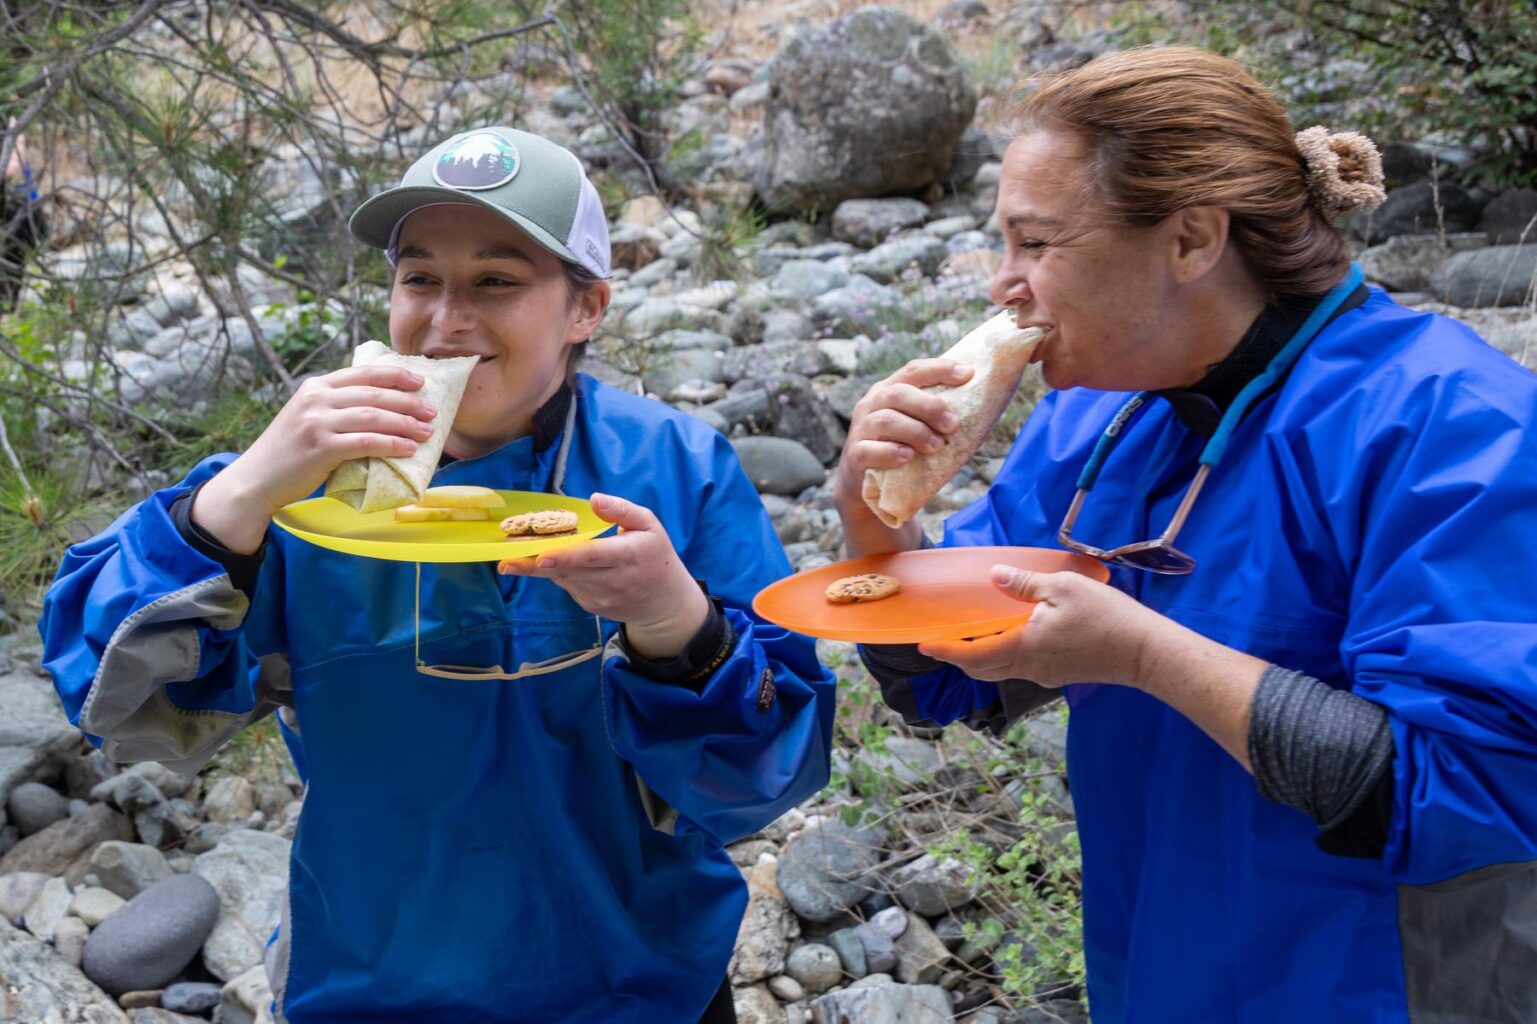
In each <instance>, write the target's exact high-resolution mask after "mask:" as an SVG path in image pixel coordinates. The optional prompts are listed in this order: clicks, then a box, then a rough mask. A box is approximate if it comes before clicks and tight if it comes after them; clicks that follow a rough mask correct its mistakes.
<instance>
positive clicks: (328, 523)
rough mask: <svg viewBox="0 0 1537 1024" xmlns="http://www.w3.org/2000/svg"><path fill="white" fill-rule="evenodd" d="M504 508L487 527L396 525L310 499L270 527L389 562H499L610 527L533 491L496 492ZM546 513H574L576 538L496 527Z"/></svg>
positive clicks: (391, 518)
mask: <svg viewBox="0 0 1537 1024" xmlns="http://www.w3.org/2000/svg"><path fill="white" fill-rule="evenodd" d="M496 493H498V494H500V495H501V496H502V500H503V501H505V502H506V503H507V507H506V508H501V509H491V518H490V520H488V521H487V522H477V523H397V522H395V513H394V510H392V509H386V510H385V511H383V512H369V513H368V514H367V515H364V514H363V513H361V512H358V511H357V510H356V509H354V508H352V506H350V505H347V504H344V503H342V502H340V501H337V500H336V499H335V498H324V497H321V498H309V499H308V500H305V501H296V502H294V503H293V504H292V505H287V506H285V507H283V508H281V509H279V510H278V514H277V515H275V516H273V517H272V521H273V522H274V523H276V524H277V525H278V526H281V527H282V528H283V529H285V530H287V531H288V532H289V533H291V534H293V535H294V536H295V537H298V538H300V539H301V540H306V541H309V542H310V543H311V544H316V545H319V546H320V547H323V548H329V549H330V550H332V551H342V552H345V553H347V554H349V555H362V556H363V557H364V558H383V559H387V560H389V561H392V562H499V561H501V560H502V559H504V558H521V557H523V556H526V555H537V554H540V553H541V552H544V551H554V550H555V549H556V548H564V547H570V546H571V545H573V544H584V543H586V542H587V541H589V540H592V539H593V538H594V537H596V536H598V535H599V534H601V533H603V532H605V531H606V530H608V529H609V528H611V527H612V526H613V525H614V524H613V523H610V522H606V521H605V520H603V519H601V518H599V517H598V514H597V513H596V512H594V511H593V510H592V505H591V504H590V503H589V502H588V501H586V500H585V499H583V498H568V497H565V496H564V495H559V494H540V493H538V492H536V491H497V492H496ZM550 509H560V510H569V511H571V512H575V513H576V532H575V533H572V534H567V535H566V536H564V537H548V538H533V539H527V540H525V539H522V538H519V539H516V540H514V539H511V538H508V537H507V536H506V535H505V534H503V533H502V531H501V529H500V528H499V527H498V525H497V524H498V523H500V522H501V521H502V520H503V519H506V518H507V517H508V516H511V515H517V514H519V513H522V512H542V511H545V510H550Z"/></svg>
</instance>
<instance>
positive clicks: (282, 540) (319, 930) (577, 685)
mask: <svg viewBox="0 0 1537 1024" xmlns="http://www.w3.org/2000/svg"><path fill="white" fill-rule="evenodd" d="M576 391H577V395H576V401H575V413H574V415H573V419H572V420H569V421H568V426H567V429H566V434H568V435H570V436H569V442H570V443H569V451H568V452H567V453H566V454H565V455H564V456H562V454H561V450H562V448H563V447H564V444H563V442H564V441H566V440H567V438H566V437H564V436H563V438H562V440H561V441H557V442H556V443H555V444H553V445H551V446H550V447H548V448H547V449H545V450H544V451H543V452H540V453H538V454H535V453H534V450H533V448H534V446H533V440H532V438H528V437H525V438H522V439H519V440H517V441H514V442H513V443H511V444H509V445H507V446H506V447H504V448H502V449H499V450H497V451H495V452H493V453H491V454H489V455H486V456H484V457H481V458H477V459H467V460H464V461H461V462H455V463H452V464H449V465H447V466H445V467H443V468H442V469H440V470H439V472H438V474H437V476H436V477H435V478H434V483H436V484H450V483H474V484H482V485H487V486H493V487H501V488H510V489H517V490H535V491H543V490H550V489H551V486H552V484H557V483H558V484H559V489H560V490H561V491H563V492H564V493H566V494H571V495H583V496H585V495H587V494H590V493H592V492H594V491H604V492H607V493H611V494H617V495H621V496H623V497H626V498H628V499H630V500H631V501H634V502H637V503H639V504H641V505H644V506H646V507H648V508H650V509H652V510H653V511H654V512H655V513H656V514H657V516H658V518H659V519H660V520H661V522H662V523H663V524H664V526H665V527H666V529H667V530H668V533H669V535H670V536H671V538H672V541H673V544H674V545H675V547H676V549H677V551H678V552H679V554H680V555H681V557H682V559H683V561H684V563H685V564H686V565H687V566H688V568H689V570H690V571H691V572H692V573H693V574H694V575H695V576H696V577H698V578H700V579H702V580H704V581H706V582H707V583H708V586H709V589H710V592H711V593H712V594H713V595H715V596H717V597H719V598H720V599H721V601H722V602H723V605H724V608H725V614H726V617H727V619H728V620H729V621H730V624H731V626H732V627H733V628H734V630H735V631H736V635H737V637H738V640H737V643H736V645H735V647H734V649H733V650H732V653H731V654H730V657H729V658H728V660H727V661H726V662H725V663H724V664H723V665H722V666H721V667H720V668H719V669H718V670H716V671H715V673H714V674H713V675H712V676H711V677H710V678H709V680H708V681H707V682H706V683H705V684H704V685H703V688H702V692H699V693H695V692H693V691H692V690H690V689H687V688H685V687H683V686H679V685H673V684H668V683H662V682H657V681H653V680H651V679H649V678H646V677H643V676H641V675H638V674H637V673H635V672H634V671H632V669H631V668H630V667H629V665H628V663H627V661H626V660H625V659H624V657H623V656H622V655H621V654H619V653H618V648H617V646H616V645H610V646H609V647H608V649H607V651H606V656H605V657H604V658H603V660H602V661H599V660H590V661H587V662H585V663H583V664H581V665H578V666H575V667H573V668H570V669H567V670H565V671H563V672H559V673H555V674H551V675H545V676H537V677H532V678H524V679H519V680H514V681H493V682H459V681H450V680H446V679H439V678H433V677H430V676H425V675H421V674H418V673H417V672H416V671H415V668H414V663H413V652H412V640H413V635H412V629H413V621H412V620H413V614H412V613H413V572H414V567H413V566H412V565H411V564H407V563H394V562H385V561H377V560H370V559H364V558H358V557H353V556H349V555H344V554H338V553H334V552H331V551H327V550H323V549H321V548H319V547H315V546H312V545H309V544H306V543H304V542H302V541H299V540H298V539H297V538H294V537H292V536H291V535H289V534H287V533H286V532H284V531H283V530H281V529H277V528H274V529H273V530H272V531H271V533H270V536H271V541H270V543H269V546H268V548H267V552H266V556H265V559H264V561H263V563H262V567H261V573H260V577H259V579H258V581H257V583H256V585H255V587H254V589H253V593H252V596H251V600H250V602H249V607H248V608H247V602H246V600H245V597H244V595H242V594H241V593H240V592H239V591H237V590H235V589H234V588H232V587H231V586H230V584H229V579H228V577H227V575H225V573H224V570H223V569H222V568H221V567H220V566H219V565H217V564H216V563H214V562H212V561H210V560H209V559H207V558H206V557H204V556H202V555H200V554H199V553H198V552H197V551H196V550H194V549H193V548H192V547H190V546H189V545H188V544H187V543H186V542H185V541H184V540H183V539H182V537H181V536H180V535H179V534H178V532H177V530H176V527H175V525H174V524H173V523H172V521H171V519H170V517H169V516H168V514H167V509H168V508H169V506H170V504H171V502H172V501H173V500H174V499H175V498H176V497H177V496H178V495H179V494H181V493H183V492H184V491H185V490H186V489H187V488H189V487H192V486H194V485H196V484H197V483H198V482H199V481H201V480H204V479H206V478H208V477H209V476H210V475H211V474H213V473H215V472H217V471H218V470H219V469H220V468H221V467H222V466H224V465H225V464H227V463H228V462H229V461H230V458H231V456H219V457H216V458H213V459H210V460H208V461H207V462H205V463H203V464H202V465H200V466H199V467H198V468H197V469H196V470H194V471H193V473H192V474H191V475H190V476H189V477H188V478H187V479H186V480H185V481H183V482H182V483H181V484H179V485H177V486H176V487H173V488H170V489H167V490H164V491H160V492H158V493H156V494H154V495H152V496H151V497H150V498H149V499H148V500H147V501H145V502H144V503H142V504H141V505H139V506H137V507H135V508H133V509H131V510H130V511H128V512H127V513H125V514H124V515H123V516H122V517H121V518H119V519H118V520H117V522H115V523H114V524H113V525H112V526H111V527H110V528H109V529H108V530H107V531H106V532H105V533H104V534H102V535H101V536H99V537H96V538H95V539H93V540H90V541H88V542H86V543H83V544H80V545H77V546H76V547H74V548H72V549H71V550H70V552H69V554H68V556H67V557H66V559H65V561H64V564H63V566H62V568H61V569H60V571H59V574H58V578H57V580H56V581H55V583H54V585H53V587H52V589H51V591H50V592H49V595H48V598H47V604H46V608H45V614H44V618H43V620H42V624H41V630H42V633H43V636H44V639H45V645H46V654H45V658H46V664H47V668H48V670H49V671H50V672H51V673H52V674H53V677H54V680H55V682H56V685H57V688H58V691H59V694H60V696H61V697H62V699H63V701H64V704H65V707H66V709H67V711H68V713H69V716H70V718H71V720H73V721H76V722H77V723H78V724H80V725H81V727H82V728H84V729H86V731H87V732H89V733H93V734H95V735H98V736H100V737H102V738H103V739H104V740H105V749H106V750H107V751H108V753H110V754H112V755H114V756H116V757H118V758H119V759H123V760H144V759H148V758H153V759H157V760H162V761H166V762H168V763H171V764H174V765H179V766H181V767H184V768H186V767H193V766H196V765H197V764H200V763H201V762H202V761H203V760H205V759H206V758H207V757H208V756H209V755H210V754H211V753H212V751H213V749H214V748H215V747H216V746H217V745H218V744H219V743H220V742H222V741H223V740H224V739H226V738H227V737H228V736H229V735H230V734H232V733H233V732H234V731H236V730H238V729H239V728H240V727H242V726H243V725H245V724H247V723H248V722H249V721H251V720H252V718H253V717H254V716H256V715H259V714H260V713H262V712H264V711H270V710H272V708H273V707H275V706H277V705H279V704H291V705H292V710H291V711H289V710H288V709H287V708H284V710H283V712H282V714H281V715H280V719H281V720H282V722H283V723H284V727H285V728H284V732H285V735H286V736H287V737H288V738H289V741H290V744H291V746H292V748H293V752H294V755H295V759H296V761H297V762H298V763H299V764H300V765H302V769H303V772H304V775H305V781H306V784H307V793H306V797H305V803H304V812H303V816H302V819H301V821H300V823H299V828H298V833H297V836H296V838H295V841H294V846H293V856H292V862H291V872H290V892H289V904H288V912H287V913H286V914H285V920H284V923H283V926H282V928H281V938H280V939H279V940H278V941H277V942H276V943H275V944H274V949H272V950H269V956H268V967H269V971H270V972H271V973H272V975H273V979H274V992H275V994H276V996H277V1000H276V1002H277V1006H278V1008H279V1010H280V1013H281V1019H286V1020H287V1021H289V1022H290V1024H310V1022H316V1024H319V1022H325V1024H339V1022H346V1021H369V1022H379V1021H411V1022H413V1024H433V1022H443V1024H463V1022H468V1021H477V1022H480V1021H488V1022H489V1021H519V1022H554V1021H559V1022H563V1024H564V1022H572V1024H578V1022H584V1024H585V1022H590V1024H600V1022H601V1024H625V1022H634V1024H657V1022H664V1021H665V1022H678V1024H689V1022H692V1021H695V1020H697V1019H698V1018H699V1015H700V1014H701V1013H702V1012H703V1010H704V1007H705V1005H706V1004H707V1003H708V1002H709V1000H710V998H711V996H712V995H713V994H714V993H715V991H716V990H717V988H719V986H720V984H721V980H722V978H723V977H724V974H725V971H726V966H727V962H728V960H729V959H730V957H731V953H732V946H733V943H734V940H735V938H736V932H737V928H738V925H739V923H740V921H741V917H742V912H743V910H744V908H745V906H746V902H747V894H746V888H745V885H744V883H743V881H742V878H741V876H740V874H739V872H738V870H737V868H736V867H735V866H734V865H733V864H732V862H731V860H730V858H729V857H728V856H727V855H726V853H725V852H724V851H723V849H722V844H723V843H727V842H730V841H732V840H735V839H738V838H740V837H742V836H746V835H749V834H751V833H752V832H755V831H757V830H758V829H760V828H762V827H763V826H765V825H767V824H768V823H769V822H770V821H772V820H773V819H774V818H776V817H778V816H779V815H780V814H781V813H783V812H784V811H786V810H788V809H790V808H791V807H793V806H794V805H795V804H797V803H799V802H800V801H802V800H804V799H806V798H807V797H809V796H811V795H812V794H814V793H816V792H817V791H818V790H819V789H820V788H821V787H822V786H823V785H824V784H825V782H826V779H827V774H828V755H829V751H830V743H831V732H832V721H833V699H834V687H833V681H832V679H831V677H830V675H829V674H828V673H827V672H826V671H825V670H824V669H822V668H821V667H820V666H819V665H818V664H817V662H816V658H815V650H814V647H813V643H812V641H811V640H809V639H808V638H805V637H801V636H797V635H794V634H790V633H787V632H785V631H784V630H781V629H779V628H777V627H774V626H770V625H766V624H765V623H763V622H762V621H759V620H757V619H755V618H754V617H753V616H752V615H751V613H750V612H749V611H748V608H749V606H750V601H751V599H752V596H753V595H754V594H755V593H756V592H757V591H758V590H759V589H761V588H762V587H764V586H766V585H767V584H769V583H770V582H772V581H774V580H775V579H777V578H780V577H782V576H784V575H785V574H787V573H788V572H789V565H788V563H787V561H786V559H785V557H784V554H783V551H782V549H781V547H780V545H779V542H778V540H777V538H776V537H775V534H774V531H773V528H772V526H771V524H770V523H769V521H768V519H767V517H766V515H765V514H764V511H763V506H762V504H761V502H760V500H759V498H758V496H757V494H756V493H755V491H754V489H753V487H752V486H751V484H750V483H749V481H748V480H747V478H746V476H745V474H744V473H743V472H742V470H741V468H740V466H739V464H738V462H737V460H736V456H735V453H734V452H733V450H732V448H731V445H730V444H729V442H727V441H726V439H725V438H723V437H721V436H720V435H719V434H717V433H716V432H715V431H714V430H712V429H710V428H709V427H708V426H707V425H705V424H703V423H701V422H699V421H697V420H694V419H692V418H690V417H687V416H684V415H682V414H679V413H676V412H674V411H672V410H670V409H667V408H666V407H665V406H662V405H660V404H659V403H656V402H651V401H647V400H644V399H640V398H637V397H634V396H630V395H626V394H624V393H622V392H619V391H616V390H614V389H611V388H607V387H604V386H602V385H599V384H597V383H596V382H594V381H592V380H591V379H590V378H586V377H579V378H578V385H577V389H576ZM562 458H564V463H565V464H564V466H563V467H561V466H559V465H558V463H559V462H560V461H561V460H562ZM557 478H558V479H557ZM421 586H422V592H421V610H422V620H421V637H422V656H423V660H425V661H427V662H429V663H438V664H454V665H478V666H486V665H493V664H500V665H502V666H505V667H507V668H509V670H510V668H511V667H512V666H516V665H519V664H521V663H524V662H534V661H539V660H542V659H546V658H551V657H554V656H557V655H560V654H565V653H568V652H571V651H577V650H581V649H582V648H585V647H591V646H592V645H593V644H594V643H595V640H596V634H597V631H598V628H600V627H599V624H598V623H597V622H596V620H595V619H594V618H593V617H592V616H591V615H588V614H586V613H585V612H583V611H582V610H581V609H580V607H578V606H577V605H576V604H575V603H574V602H573V601H572V600H571V599H570V598H569V597H568V596H567V595H566V593H565V592H564V591H563V590H561V589H560V588H558V587H557V586H555V585H554V584H553V583H550V582H549V581H547V580H539V579H524V578H517V577H500V576H498V575H497V574H496V573H495V571H494V566H492V565H489V564H475V565H441V566H430V565H429V566H423V567H422V583H421ZM615 629H616V626H615V624H613V623H610V622H602V623H601V631H602V636H603V638H604V639H605V640H608V639H609V638H611V637H612V636H613V634H614V632H615ZM290 726H291V727H292V728H290Z"/></svg>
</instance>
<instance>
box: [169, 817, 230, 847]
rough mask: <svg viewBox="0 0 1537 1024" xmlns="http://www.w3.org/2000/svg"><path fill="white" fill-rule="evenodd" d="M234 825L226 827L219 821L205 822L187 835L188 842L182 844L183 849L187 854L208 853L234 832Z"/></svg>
mask: <svg viewBox="0 0 1537 1024" xmlns="http://www.w3.org/2000/svg"><path fill="white" fill-rule="evenodd" d="M233 829H234V826H233V825H225V824H223V823H222V822H217V821H205V822H203V823H202V824H201V825H198V826H197V827H195V828H193V830H192V831H191V832H188V833H187V841H186V842H185V843H183V844H182V847H181V848H182V849H183V850H185V851H186V852H187V853H191V854H199V853H207V852H208V851H209V850H212V849H213V848H214V847H215V846H218V845H219V840H221V839H223V838H224V837H225V836H227V835H228V834H229V833H230V832H231V831H233Z"/></svg>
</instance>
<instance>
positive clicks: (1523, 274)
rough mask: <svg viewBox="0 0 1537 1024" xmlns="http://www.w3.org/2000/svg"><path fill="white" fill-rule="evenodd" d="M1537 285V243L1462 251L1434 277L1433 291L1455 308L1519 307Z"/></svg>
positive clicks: (1528, 298)
mask: <svg viewBox="0 0 1537 1024" xmlns="http://www.w3.org/2000/svg"><path fill="white" fill-rule="evenodd" d="M1534 285H1537V244H1528V245H1497V246H1492V247H1490V248H1488V249H1475V250H1473V251H1472V252H1460V253H1457V254H1456V255H1454V256H1452V257H1451V258H1449V259H1448V260H1447V261H1446V262H1445V263H1443V264H1441V266H1440V267H1439V268H1438V269H1437V270H1436V272H1435V273H1434V274H1433V275H1431V279H1430V290H1431V291H1432V292H1433V293H1434V294H1435V296H1436V298H1438V299H1440V300H1441V301H1442V302H1445V303H1447V304H1448V305H1452V306H1466V307H1480V306H1519V305H1523V304H1525V303H1527V302H1530V301H1531V299H1532V290H1533V287H1534Z"/></svg>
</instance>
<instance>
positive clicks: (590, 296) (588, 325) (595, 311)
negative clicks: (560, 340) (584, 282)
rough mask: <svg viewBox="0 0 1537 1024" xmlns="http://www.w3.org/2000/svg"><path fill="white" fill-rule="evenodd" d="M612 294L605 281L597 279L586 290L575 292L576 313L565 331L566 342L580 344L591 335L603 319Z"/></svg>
mask: <svg viewBox="0 0 1537 1024" xmlns="http://www.w3.org/2000/svg"><path fill="white" fill-rule="evenodd" d="M613 294H614V293H613V289H611V288H610V287H609V284H608V282H607V281H599V282H598V283H597V284H595V285H593V286H592V287H591V288H588V289H587V290H586V291H581V292H577V293H576V295H575V302H574V303H573V305H574V306H575V309H574V312H575V314H576V315H575V317H574V318H573V319H572V321H571V327H570V329H569V330H567V331H566V344H568V345H576V344H580V343H581V342H584V341H586V340H587V339H588V338H590V337H592V335H593V332H594V331H596V330H597V329H598V324H599V323H601V322H602V320H603V313H604V312H605V311H606V310H607V309H608V303H609V299H611V298H612V297H613Z"/></svg>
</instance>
